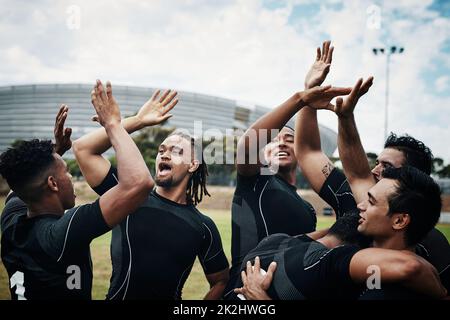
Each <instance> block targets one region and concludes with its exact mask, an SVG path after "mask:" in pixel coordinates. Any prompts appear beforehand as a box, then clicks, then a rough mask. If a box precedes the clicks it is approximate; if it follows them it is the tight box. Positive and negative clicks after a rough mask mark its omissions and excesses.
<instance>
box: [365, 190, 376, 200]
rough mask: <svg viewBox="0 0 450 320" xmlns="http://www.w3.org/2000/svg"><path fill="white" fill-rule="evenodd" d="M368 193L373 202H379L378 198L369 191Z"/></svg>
mask: <svg viewBox="0 0 450 320" xmlns="http://www.w3.org/2000/svg"><path fill="white" fill-rule="evenodd" d="M367 194H368V195H369V199H370V200H372V202H374V203H377V202H378V201H377V199H376V198H375V197H374V196H373V195H372V194H371V193H370V191H369V192H367Z"/></svg>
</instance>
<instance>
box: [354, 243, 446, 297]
mask: <svg viewBox="0 0 450 320" xmlns="http://www.w3.org/2000/svg"><path fill="white" fill-rule="evenodd" d="M372 266H376V267H378V268H379V270H380V276H381V282H382V283H392V282H397V283H399V284H401V285H403V286H405V287H408V288H410V289H412V290H414V291H416V292H420V293H423V294H426V295H429V296H431V297H433V298H443V297H445V296H446V295H447V290H446V289H445V288H444V286H443V285H442V284H441V282H440V280H439V275H438V273H437V271H436V269H435V268H434V267H433V266H432V265H431V264H430V263H428V262H427V261H426V260H424V259H422V258H420V257H419V256H417V255H415V254H413V253H411V252H406V251H399V250H388V249H379V248H369V249H364V250H361V251H359V252H357V253H356V254H355V255H354V256H353V257H352V259H351V261H350V277H351V278H352V280H353V281H354V282H357V283H364V282H366V281H367V278H368V277H369V275H370V270H371V269H370V267H372Z"/></svg>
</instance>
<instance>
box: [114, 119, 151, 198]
mask: <svg viewBox="0 0 450 320" xmlns="http://www.w3.org/2000/svg"><path fill="white" fill-rule="evenodd" d="M105 134H107V137H108V138H109V140H110V142H111V145H112V147H113V148H114V151H115V153H116V158H117V172H118V175H119V176H120V181H119V185H120V186H121V187H123V188H124V189H127V188H134V187H136V186H138V185H139V184H142V183H146V182H147V183H148V181H151V182H153V180H152V177H151V176H150V172H149V171H148V168H147V166H146V164H145V162H144V159H143V158H142V155H141V153H140V151H139V149H138V147H137V146H136V144H135V143H134V141H133V139H132V138H131V136H130V135H129V134H128V133H127V131H125V129H124V127H123V126H122V125H121V124H115V125H112V126H107V127H106V130H105Z"/></svg>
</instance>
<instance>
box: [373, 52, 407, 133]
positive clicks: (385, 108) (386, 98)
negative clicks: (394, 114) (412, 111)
mask: <svg viewBox="0 0 450 320" xmlns="http://www.w3.org/2000/svg"><path fill="white" fill-rule="evenodd" d="M372 50H373V54H374V55H377V54H378V52H379V53H380V54H386V90H385V100H384V102H385V104H384V141H386V139H387V132H388V106H389V63H390V61H391V59H390V58H391V55H393V54H395V53H399V54H400V53H402V52H403V51H405V49H404V48H403V47H400V48H397V47H396V46H391V47H390V48H373V49H372Z"/></svg>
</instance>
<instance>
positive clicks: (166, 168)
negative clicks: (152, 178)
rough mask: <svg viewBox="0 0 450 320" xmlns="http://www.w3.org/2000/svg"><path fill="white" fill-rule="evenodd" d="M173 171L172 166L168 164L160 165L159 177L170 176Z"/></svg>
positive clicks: (162, 163)
mask: <svg viewBox="0 0 450 320" xmlns="http://www.w3.org/2000/svg"><path fill="white" fill-rule="evenodd" d="M171 171H172V166H171V165H170V164H168V163H165V162H161V163H160V164H159V165H158V175H160V176H165V175H168V174H169V173H170V172H171Z"/></svg>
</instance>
